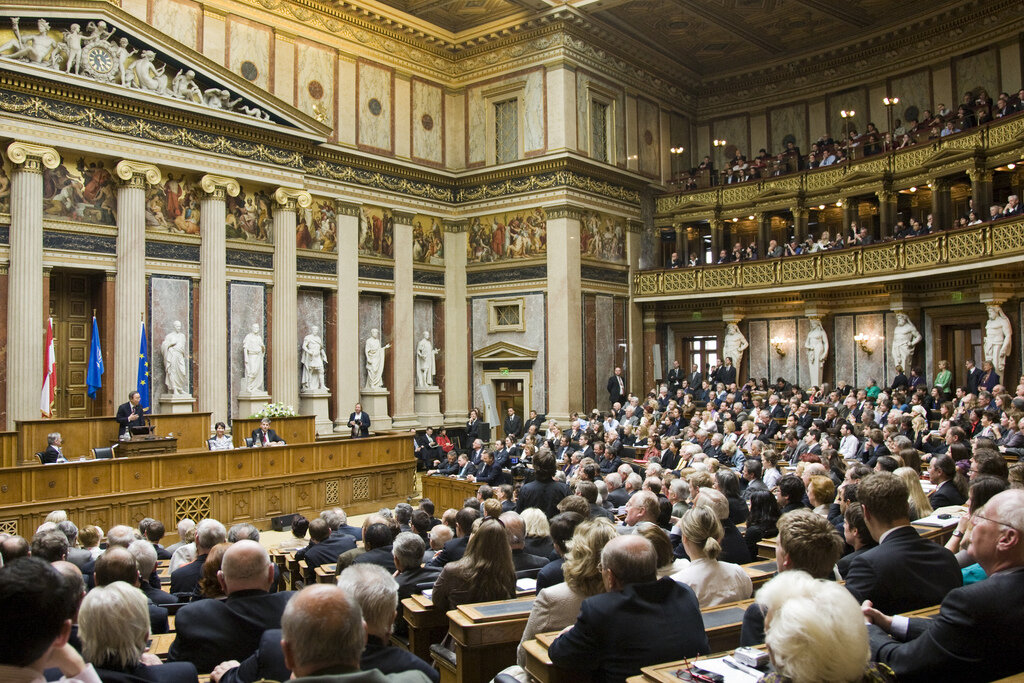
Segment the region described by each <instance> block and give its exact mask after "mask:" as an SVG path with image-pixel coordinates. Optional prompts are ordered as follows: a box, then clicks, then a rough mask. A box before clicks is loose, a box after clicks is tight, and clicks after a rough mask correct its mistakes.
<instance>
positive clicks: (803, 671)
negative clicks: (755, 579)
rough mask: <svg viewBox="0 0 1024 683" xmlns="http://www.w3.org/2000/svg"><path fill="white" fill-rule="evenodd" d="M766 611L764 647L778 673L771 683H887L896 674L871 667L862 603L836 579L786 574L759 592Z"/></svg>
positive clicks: (770, 678) (770, 677) (795, 572)
mask: <svg viewBox="0 0 1024 683" xmlns="http://www.w3.org/2000/svg"><path fill="white" fill-rule="evenodd" d="M757 604H758V605H760V606H761V609H763V610H764V612H765V624H766V630H765V644H766V645H767V647H768V655H769V656H770V657H771V661H772V666H774V667H775V672H773V673H770V674H768V675H767V676H764V677H763V678H761V681H767V682H768V683H783V682H785V683H818V681H834V682H835V683H854V682H857V683H861V682H864V683H885V682H888V681H895V680H896V675H895V674H894V673H893V671H892V669H890V668H889V667H888V666H886V665H885V664H871V663H870V661H869V660H870V659H871V650H870V647H869V645H868V632H867V629H866V628H864V616H863V614H861V610H860V606H859V605H858V604H857V600H856V599H855V598H854V597H853V596H852V595H850V592H849V591H848V590H846V589H845V588H843V587H842V586H840V585H838V584H836V583H835V582H834V581H826V580H824V579H814V578H811V575H810V574H807V573H806V572H803V571H799V570H795V569H794V570H791V571H788V572H783V573H781V574H779V575H778V576H776V577H775V578H774V579H772V580H771V581H769V582H768V583H766V584H765V585H764V586H762V587H761V589H760V590H759V591H757Z"/></svg>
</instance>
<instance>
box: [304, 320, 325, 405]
mask: <svg viewBox="0 0 1024 683" xmlns="http://www.w3.org/2000/svg"><path fill="white" fill-rule="evenodd" d="M319 332H320V328H319V327H317V326H316V325H313V326H312V327H311V328H310V332H309V334H307V335H306V337H305V338H304V339H303V340H302V358H301V359H300V360H301V362H302V390H303V391H322V390H324V389H326V388H327V383H326V381H325V377H324V369H325V366H326V365H327V352H326V351H325V350H324V342H323V340H322V339H321V338H320V334H319Z"/></svg>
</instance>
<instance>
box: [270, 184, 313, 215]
mask: <svg viewBox="0 0 1024 683" xmlns="http://www.w3.org/2000/svg"><path fill="white" fill-rule="evenodd" d="M274 201H275V202H277V205H278V208H281V209H284V210H285V211H298V210H299V208H300V207H301V208H303V209H308V208H309V207H311V206H313V195H311V194H310V193H308V192H306V191H305V190H300V189H297V188H294V187H279V188H277V189H276V190H274Z"/></svg>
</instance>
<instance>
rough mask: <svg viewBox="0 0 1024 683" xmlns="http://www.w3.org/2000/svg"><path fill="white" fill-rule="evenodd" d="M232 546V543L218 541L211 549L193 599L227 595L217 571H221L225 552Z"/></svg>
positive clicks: (217, 597)
mask: <svg viewBox="0 0 1024 683" xmlns="http://www.w3.org/2000/svg"><path fill="white" fill-rule="evenodd" d="M230 547H231V544H230V543H218V544H217V545H215V546H213V548H212V549H211V550H210V553H209V554H208V555H207V556H206V562H203V573H202V575H201V576H200V577H199V583H198V584H196V589H197V590H198V591H199V592H198V594H196V595H193V596H192V600H193V601H195V600H201V599H203V598H213V599H218V600H219V599H220V598H223V597H226V596H225V595H224V589H223V587H221V585H220V580H219V579H218V578H217V573H218V572H220V565H221V562H222V561H223V560H224V552H225V551H226V550H227V549H228V548H230Z"/></svg>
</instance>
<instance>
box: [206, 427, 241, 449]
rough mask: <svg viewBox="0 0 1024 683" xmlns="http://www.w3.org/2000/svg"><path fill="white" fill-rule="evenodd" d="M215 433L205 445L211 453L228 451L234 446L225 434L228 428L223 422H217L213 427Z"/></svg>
mask: <svg viewBox="0 0 1024 683" xmlns="http://www.w3.org/2000/svg"><path fill="white" fill-rule="evenodd" d="M213 428H214V430H215V431H216V433H215V434H214V436H213V438H212V439H209V440H208V441H207V442H206V443H207V445H209V447H210V450H211V451H230V450H231V449H232V448H234V447H235V445H234V444H233V443H232V442H231V437H230V436H228V435H227V434H226V433H225V432H227V430H228V426H227V425H226V424H224V423H223V422H218V423H217V424H215V425H214V426H213Z"/></svg>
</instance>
